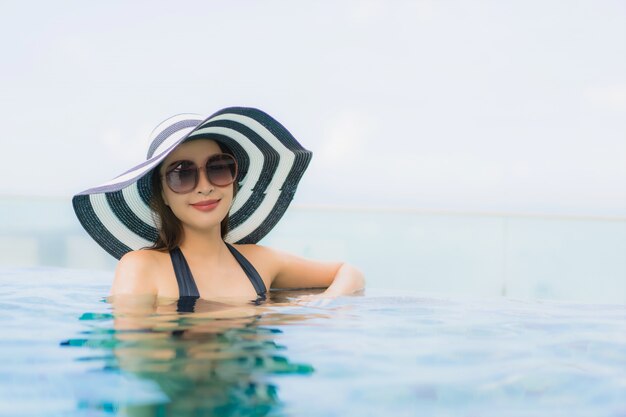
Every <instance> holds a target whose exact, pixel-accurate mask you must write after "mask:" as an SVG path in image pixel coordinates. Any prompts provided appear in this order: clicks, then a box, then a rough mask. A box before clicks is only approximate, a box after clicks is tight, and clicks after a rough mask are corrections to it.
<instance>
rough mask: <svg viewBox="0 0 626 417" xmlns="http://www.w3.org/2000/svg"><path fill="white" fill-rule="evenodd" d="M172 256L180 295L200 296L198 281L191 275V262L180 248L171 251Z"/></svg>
mask: <svg viewBox="0 0 626 417" xmlns="http://www.w3.org/2000/svg"><path fill="white" fill-rule="evenodd" d="M170 258H172V265H173V266H174V274H175V275H176V281H177V282H178V292H179V293H180V294H179V297H187V296H191V297H200V292H199V291H198V287H196V282H195V281H194V279H193V276H192V275H191V270H190V269H189V264H188V263H187V260H186V259H185V257H184V256H183V253H182V252H181V250H180V248H175V249H172V250H171V251H170Z"/></svg>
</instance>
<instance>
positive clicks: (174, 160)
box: [160, 139, 233, 233]
mask: <svg viewBox="0 0 626 417" xmlns="http://www.w3.org/2000/svg"><path fill="white" fill-rule="evenodd" d="M220 153H223V152H222V150H221V149H220V147H219V146H218V144H217V142H215V141H212V140H208V139H195V140H192V141H190V142H185V143H183V144H181V145H180V146H178V147H177V148H176V149H175V150H174V151H173V152H172V153H171V154H169V155H168V156H167V158H165V161H163V164H161V168H160V172H161V176H162V179H161V185H162V189H163V193H162V196H163V201H164V202H165V204H166V205H168V206H169V207H170V209H171V210H172V212H173V213H174V215H175V216H176V217H177V218H178V219H179V220H180V221H181V223H182V224H183V228H192V229H197V230H199V231H206V230H209V229H211V228H217V230H218V233H219V230H220V222H221V221H222V220H223V219H224V218H225V217H226V216H227V215H228V211H229V210H230V206H231V204H232V201H233V184H230V185H227V186H224V187H219V186H216V185H213V184H211V183H210V182H209V180H208V178H207V176H206V170H205V169H204V166H205V164H206V161H207V159H208V158H209V157H210V156H212V155H215V154H220ZM180 161H192V162H193V163H194V164H195V165H196V166H197V167H203V169H200V170H199V172H198V184H197V185H196V188H194V189H193V190H191V191H190V192H188V193H183V194H178V193H175V192H173V191H172V190H171V189H170V188H169V186H168V185H167V182H166V180H165V173H166V172H168V171H170V170H171V169H173V168H175V167H176V166H178V165H179V162H180Z"/></svg>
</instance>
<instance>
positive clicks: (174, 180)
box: [165, 161, 198, 193]
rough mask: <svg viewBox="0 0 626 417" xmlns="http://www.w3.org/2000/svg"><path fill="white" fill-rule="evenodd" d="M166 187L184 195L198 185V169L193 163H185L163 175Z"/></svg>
mask: <svg viewBox="0 0 626 417" xmlns="http://www.w3.org/2000/svg"><path fill="white" fill-rule="evenodd" d="M165 179H166V181H167V185H168V187H170V189H171V190H172V191H174V192H175V193H186V192H189V191H191V190H193V189H194V188H196V185H197V184H198V168H196V165H195V164H194V163H193V162H190V161H185V162H182V163H180V164H178V165H177V166H176V168H174V169H173V170H171V171H169V172H168V173H167V174H166V175H165Z"/></svg>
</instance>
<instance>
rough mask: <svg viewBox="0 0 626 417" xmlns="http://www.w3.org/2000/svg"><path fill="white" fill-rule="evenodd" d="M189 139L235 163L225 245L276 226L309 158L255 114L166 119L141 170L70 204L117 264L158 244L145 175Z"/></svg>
mask: <svg viewBox="0 0 626 417" xmlns="http://www.w3.org/2000/svg"><path fill="white" fill-rule="evenodd" d="M189 138H207V139H213V140H215V141H217V142H220V143H223V144H225V145H226V146H227V147H228V148H230V150H232V153H233V155H234V156H235V159H236V160H237V164H238V167H239V175H238V178H237V181H238V183H239V190H238V192H237V195H236V196H235V199H234V200H233V204H232V207H231V209H230V212H229V218H228V222H229V229H230V231H229V233H228V234H227V235H226V237H225V238H224V240H225V241H227V242H229V243H256V242H258V241H259V240H261V238H263V237H264V236H265V235H266V234H267V233H268V232H269V231H270V230H271V229H272V228H273V227H274V226H275V225H276V223H277V222H278V221H279V220H280V218H281V217H282V216H283V214H284V213H285V211H286V210H287V207H288V206H289V204H290V202H291V200H292V198H293V195H294V193H295V191H296V187H297V186H298V182H299V181H300V178H301V177H302V175H303V174H304V171H305V170H306V168H307V166H308V165H309V162H310V160H311V156H312V153H311V152H310V151H308V150H306V149H304V148H303V147H302V146H301V145H300V144H299V143H298V141H296V139H295V138H294V137H293V136H292V135H291V133H289V131H287V129H285V127H283V126H282V125H281V124H280V123H279V122H278V121H276V120H275V119H273V118H272V117H271V116H269V115H268V114H266V113H264V112H262V111H261V110H258V109H253V108H246V107H230V108H226V109H223V110H220V111H218V112H217V113H215V114H213V115H212V116H210V117H208V118H206V119H205V118H203V117H201V116H199V115H195V114H180V115H177V116H174V117H171V118H169V119H167V120H165V121H164V122H163V123H161V124H160V125H159V126H157V127H156V128H155V129H154V131H153V132H152V134H151V137H150V140H151V144H150V148H149V149H148V155H147V160H146V161H145V162H143V163H141V164H139V165H137V166H136V167H134V168H132V169H130V170H128V171H126V172H124V173H123V174H122V175H120V176H118V177H116V178H115V179H113V180H111V181H109V182H106V183H104V184H102V185H99V186H97V187H94V188H90V189H88V190H86V191H83V192H81V193H79V194H77V195H75V196H74V198H73V199H72V203H73V205H74V211H75V212H76V216H78V219H79V220H80V223H81V224H82V225H83V227H84V228H85V230H87V232H88V233H89V235H91V237H92V238H93V239H94V240H95V241H96V242H97V243H98V244H99V245H100V246H102V247H103V248H104V249H105V250H106V251H107V252H108V253H110V254H111V255H113V256H114V257H116V258H118V259H119V258H121V257H122V256H123V255H124V254H125V253H126V252H129V251H131V250H137V249H140V248H143V247H147V246H151V245H152V244H153V243H154V242H155V241H156V240H157V237H158V231H157V228H158V225H157V223H156V219H155V216H154V214H153V212H152V210H151V209H150V203H149V202H150V197H151V175H150V174H151V172H152V170H153V169H154V168H155V167H157V166H158V165H159V163H161V161H163V160H164V159H165V158H166V157H167V155H169V154H170V152H172V151H173V150H174V149H175V148H176V147H177V146H178V145H180V144H181V143H182V142H183V141H185V140H187V139H189Z"/></svg>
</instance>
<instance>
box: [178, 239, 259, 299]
mask: <svg viewBox="0 0 626 417" xmlns="http://www.w3.org/2000/svg"><path fill="white" fill-rule="evenodd" d="M226 247H227V248H228V250H229V251H230V253H232V254H233V256H234V257H235V259H236V260H237V262H238V263H239V265H240V266H241V268H242V269H243V271H244V272H245V273H246V276H247V277H248V279H249V280H250V282H251V283H252V285H253V286H254V289H255V291H256V293H257V295H258V296H259V298H258V299H257V302H258V301H259V300H265V296H266V292H267V289H266V288H265V283H264V282H263V280H262V279H261V276H260V275H259V273H258V272H257V270H256V269H255V268H254V266H252V264H251V263H250V262H249V261H248V260H247V259H246V258H245V257H244V256H243V255H242V254H241V253H240V252H239V251H238V250H237V249H235V248H234V247H233V246H232V245H230V244H228V243H226ZM170 258H172V265H173V266H174V274H175V275H176V282H177V283H178V292H179V297H180V299H179V302H178V306H179V309H181V308H183V310H179V311H189V309H190V308H191V309H192V310H191V311H193V305H194V304H195V300H196V299H198V298H200V292H199V291H198V287H197V286H196V282H195V281H194V279H193V275H192V274H191V269H189V264H188V263H187V260H186V259H185V256H184V255H183V252H182V251H181V250H180V248H178V247H177V248H174V249H172V250H171V251H170ZM183 297H185V298H183ZM190 298H193V300H192V299H190ZM181 302H183V304H184V305H181ZM190 304H191V307H190V306H189V305H190Z"/></svg>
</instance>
